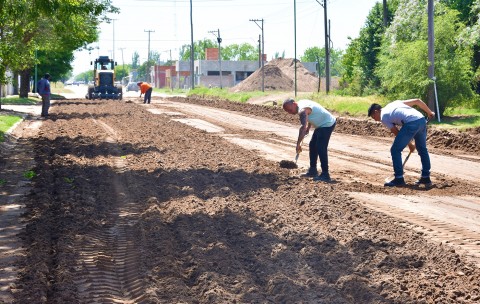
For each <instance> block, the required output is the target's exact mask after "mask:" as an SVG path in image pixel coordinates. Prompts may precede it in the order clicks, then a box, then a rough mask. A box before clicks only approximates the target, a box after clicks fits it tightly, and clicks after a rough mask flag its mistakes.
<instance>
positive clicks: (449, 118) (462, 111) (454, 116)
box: [430, 107, 480, 131]
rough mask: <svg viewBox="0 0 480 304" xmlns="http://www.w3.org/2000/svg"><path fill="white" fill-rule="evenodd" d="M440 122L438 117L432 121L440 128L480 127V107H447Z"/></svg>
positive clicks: (460, 129) (462, 129) (461, 129)
mask: <svg viewBox="0 0 480 304" xmlns="http://www.w3.org/2000/svg"><path fill="white" fill-rule="evenodd" d="M440 121H441V122H440V123H439V122H438V120H437V118H435V120H433V121H431V122H430V123H432V124H435V125H436V126H438V127H439V128H445V129H456V130H459V131H464V130H466V129H469V128H477V127H480V109H468V108H459V107H456V108H447V109H446V110H445V113H444V116H441V117H440Z"/></svg>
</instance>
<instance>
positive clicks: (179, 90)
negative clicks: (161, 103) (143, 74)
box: [153, 88, 189, 95]
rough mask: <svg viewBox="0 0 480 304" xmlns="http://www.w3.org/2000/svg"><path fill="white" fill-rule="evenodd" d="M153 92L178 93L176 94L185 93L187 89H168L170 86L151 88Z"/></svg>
mask: <svg viewBox="0 0 480 304" xmlns="http://www.w3.org/2000/svg"><path fill="white" fill-rule="evenodd" d="M153 91H154V92H157V93H164V94H171V95H178V94H183V95H185V94H187V92H188V91H189V90H188V89H173V90H172V89H170V88H153Z"/></svg>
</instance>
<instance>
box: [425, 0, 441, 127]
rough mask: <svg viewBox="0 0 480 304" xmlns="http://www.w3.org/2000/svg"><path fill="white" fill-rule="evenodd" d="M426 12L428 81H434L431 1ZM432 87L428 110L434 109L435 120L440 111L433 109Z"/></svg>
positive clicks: (429, 93)
mask: <svg viewBox="0 0 480 304" xmlns="http://www.w3.org/2000/svg"><path fill="white" fill-rule="evenodd" d="M427 12H428V62H429V65H428V79H431V80H433V81H435V47H434V45H435V43H434V42H435V35H434V27H433V0H428V4H427ZM433 89H434V88H433V87H432V85H430V86H429V87H428V107H429V108H430V109H436V110H437V111H436V112H437V118H440V116H439V114H440V109H438V105H437V107H435V102H434V101H435V97H436V96H435V94H434V93H435V92H434V90H433Z"/></svg>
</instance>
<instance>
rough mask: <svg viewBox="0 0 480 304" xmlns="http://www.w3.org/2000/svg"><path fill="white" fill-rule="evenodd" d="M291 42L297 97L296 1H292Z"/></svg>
mask: <svg viewBox="0 0 480 304" xmlns="http://www.w3.org/2000/svg"><path fill="white" fill-rule="evenodd" d="M293 44H294V49H295V55H294V59H293V60H295V97H297V1H296V0H294V1H293Z"/></svg>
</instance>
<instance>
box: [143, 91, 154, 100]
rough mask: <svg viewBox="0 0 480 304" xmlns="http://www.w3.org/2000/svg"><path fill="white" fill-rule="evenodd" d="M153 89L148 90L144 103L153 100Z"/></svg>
mask: <svg viewBox="0 0 480 304" xmlns="http://www.w3.org/2000/svg"><path fill="white" fill-rule="evenodd" d="M152 90H153V89H152V88H150V89H148V90H147V91H146V92H145V96H144V97H143V103H150V100H151V99H152Z"/></svg>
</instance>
